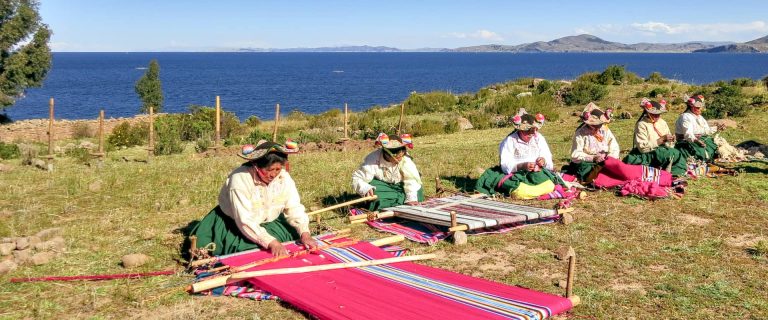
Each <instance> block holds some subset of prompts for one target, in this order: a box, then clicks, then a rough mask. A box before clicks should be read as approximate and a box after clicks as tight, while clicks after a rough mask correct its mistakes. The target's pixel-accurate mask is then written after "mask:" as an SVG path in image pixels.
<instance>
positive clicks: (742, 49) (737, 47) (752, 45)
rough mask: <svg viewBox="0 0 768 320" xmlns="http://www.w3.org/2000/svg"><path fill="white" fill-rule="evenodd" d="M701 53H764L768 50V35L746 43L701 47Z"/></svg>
mask: <svg viewBox="0 0 768 320" xmlns="http://www.w3.org/2000/svg"><path fill="white" fill-rule="evenodd" d="M694 52H701V53H763V52H768V36H765V37H762V38H757V39H755V40H752V41H747V42H744V43H736V44H728V45H723V46H717V47H714V48H708V49H699V50H695V51H694Z"/></svg>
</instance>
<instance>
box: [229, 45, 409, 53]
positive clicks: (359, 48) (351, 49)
mask: <svg viewBox="0 0 768 320" xmlns="http://www.w3.org/2000/svg"><path fill="white" fill-rule="evenodd" d="M238 51H240V52H401V51H402V50H400V49H398V48H392V47H384V46H378V47H372V46H344V47H320V48H286V49H263V48H255V49H254V48H240V49H239V50H238Z"/></svg>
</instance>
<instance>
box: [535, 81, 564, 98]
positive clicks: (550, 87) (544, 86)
mask: <svg viewBox="0 0 768 320" xmlns="http://www.w3.org/2000/svg"><path fill="white" fill-rule="evenodd" d="M559 89H560V83H557V82H552V81H549V80H544V81H541V82H539V84H538V85H536V93H538V94H550V95H551V94H555V92H556V91H557V90H559Z"/></svg>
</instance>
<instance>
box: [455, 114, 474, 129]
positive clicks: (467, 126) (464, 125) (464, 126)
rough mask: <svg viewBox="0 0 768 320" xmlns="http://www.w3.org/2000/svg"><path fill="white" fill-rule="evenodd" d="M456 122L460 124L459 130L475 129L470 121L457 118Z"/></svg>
mask: <svg viewBox="0 0 768 320" xmlns="http://www.w3.org/2000/svg"><path fill="white" fill-rule="evenodd" d="M456 122H457V123H458V124H459V130H469V129H472V128H474V126H472V122H469V119H467V118H464V117H458V118H456Z"/></svg>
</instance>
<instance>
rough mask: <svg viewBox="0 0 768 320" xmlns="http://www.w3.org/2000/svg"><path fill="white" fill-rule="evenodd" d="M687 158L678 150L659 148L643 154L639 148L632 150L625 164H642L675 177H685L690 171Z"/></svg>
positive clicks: (625, 159)
mask: <svg viewBox="0 0 768 320" xmlns="http://www.w3.org/2000/svg"><path fill="white" fill-rule="evenodd" d="M686 159H687V157H685V156H684V155H683V153H682V152H680V150H677V148H669V147H667V146H659V147H658V148H656V149H654V150H653V151H651V152H646V153H642V152H640V150H638V149H637V148H634V149H632V151H630V152H629V154H628V155H627V156H626V157H624V163H627V164H641V165H644V166H649V167H652V168H657V169H661V170H666V171H670V172H671V173H672V175H674V176H684V175H685V173H686V172H687V171H688V163H687V162H686Z"/></svg>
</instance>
